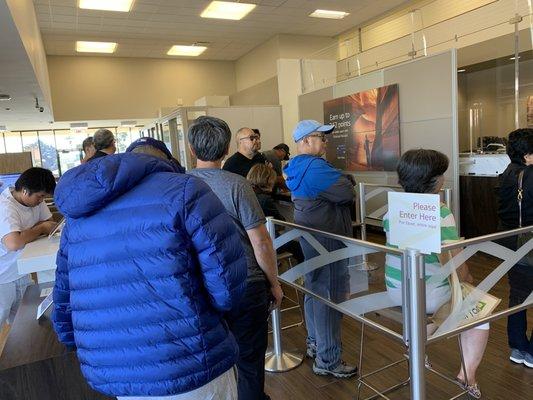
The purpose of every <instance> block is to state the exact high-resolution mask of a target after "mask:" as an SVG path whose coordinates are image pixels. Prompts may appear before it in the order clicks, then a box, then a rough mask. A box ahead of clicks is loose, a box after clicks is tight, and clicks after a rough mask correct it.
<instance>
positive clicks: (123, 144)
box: [116, 127, 131, 153]
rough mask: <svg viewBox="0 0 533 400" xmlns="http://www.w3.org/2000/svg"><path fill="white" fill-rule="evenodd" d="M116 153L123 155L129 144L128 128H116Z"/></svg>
mask: <svg viewBox="0 0 533 400" xmlns="http://www.w3.org/2000/svg"><path fill="white" fill-rule="evenodd" d="M116 139H117V152H119V153H124V152H125V151H126V149H127V148H128V146H129V145H130V144H131V136H130V128H128V127H118V128H117V133H116Z"/></svg>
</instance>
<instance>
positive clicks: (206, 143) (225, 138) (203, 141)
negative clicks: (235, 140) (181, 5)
mask: <svg viewBox="0 0 533 400" xmlns="http://www.w3.org/2000/svg"><path fill="white" fill-rule="evenodd" d="M187 135H188V138H189V143H190V145H191V147H192V149H193V150H194V153H195V154H196V157H197V158H198V159H199V160H201V161H218V160H220V159H222V158H223V157H224V156H225V155H226V153H227V152H228V148H229V143H230V141H231V131H230V129H229V126H228V124H227V123H226V122H225V121H223V120H221V119H220V118H216V117H209V116H202V117H198V118H197V119H196V120H195V121H194V123H193V124H192V125H191V127H190V128H189V132H188V134H187Z"/></svg>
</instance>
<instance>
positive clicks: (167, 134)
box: [161, 121, 172, 149]
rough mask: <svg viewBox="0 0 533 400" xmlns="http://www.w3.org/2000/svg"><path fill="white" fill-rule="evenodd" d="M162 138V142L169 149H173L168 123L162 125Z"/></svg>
mask: <svg viewBox="0 0 533 400" xmlns="http://www.w3.org/2000/svg"><path fill="white" fill-rule="evenodd" d="M161 136H162V137H163V139H162V141H163V142H164V143H165V144H166V145H167V148H169V149H171V148H172V145H171V143H170V127H169V124H168V121H167V122H164V123H163V124H162V125H161Z"/></svg>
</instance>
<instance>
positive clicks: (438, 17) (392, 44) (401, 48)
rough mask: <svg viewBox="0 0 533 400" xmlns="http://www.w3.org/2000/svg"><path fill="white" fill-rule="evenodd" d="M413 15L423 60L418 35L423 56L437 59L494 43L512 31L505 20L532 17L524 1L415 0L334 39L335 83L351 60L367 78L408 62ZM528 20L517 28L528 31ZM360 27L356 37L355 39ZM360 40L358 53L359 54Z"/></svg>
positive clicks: (344, 75) (351, 65)
mask: <svg viewBox="0 0 533 400" xmlns="http://www.w3.org/2000/svg"><path fill="white" fill-rule="evenodd" d="M413 9H419V10H420V11H418V12H417V13H416V14H415V15H414V17H415V18H414V28H415V30H416V31H417V33H416V35H415V43H416V50H417V56H422V55H423V54H424V52H423V50H422V49H423V48H424V45H423V40H422V38H423V35H422V33H423V34H424V37H425V40H426V49H427V50H426V51H427V54H437V53H439V52H442V51H444V50H447V49H451V48H462V47H465V46H470V45H472V44H475V43H479V42H482V41H486V40H489V39H492V38H496V37H499V36H502V35H505V34H509V33H511V32H513V31H514V25H512V24H509V20H510V19H511V18H512V17H514V16H515V14H516V13H518V14H520V15H523V16H526V15H528V14H530V13H531V11H530V9H529V4H528V0H497V1H495V0H470V1H463V0H434V1H428V0H420V1H414V2H410V3H409V4H408V5H406V7H405V8H403V9H400V10H399V11H398V12H396V13H394V14H393V15H390V16H388V17H386V18H381V19H378V20H375V21H373V22H372V23H367V24H365V25H363V26H361V27H356V28H354V29H352V30H350V31H347V32H345V33H343V34H341V35H339V37H338V41H339V44H338V60H339V63H338V70H337V75H338V79H339V80H342V79H347V78H349V77H350V76H349V75H347V74H348V72H349V71H351V72H352V74H353V73H354V71H355V70H356V61H357V60H359V63H360V65H361V68H362V72H363V73H366V72H369V71H372V70H376V69H381V68H384V67H386V66H390V65H394V64H397V63H400V62H403V61H407V60H409V59H410V57H409V56H408V52H409V51H411V36H410V34H411V31H412V29H413V24H412V21H411V17H410V14H409V11H410V10H413ZM529 26H530V17H525V18H523V21H522V22H521V23H520V29H528V28H529ZM359 28H361V31H360V32H361V33H360V36H361V37H359ZM359 41H361V43H362V52H361V53H359Z"/></svg>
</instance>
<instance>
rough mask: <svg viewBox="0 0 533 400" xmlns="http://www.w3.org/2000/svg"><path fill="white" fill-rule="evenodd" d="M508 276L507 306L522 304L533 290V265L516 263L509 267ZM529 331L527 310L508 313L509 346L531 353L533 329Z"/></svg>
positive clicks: (532, 353)
mask: <svg viewBox="0 0 533 400" xmlns="http://www.w3.org/2000/svg"><path fill="white" fill-rule="evenodd" d="M508 276H509V285H510V287H511V290H510V292H509V307H513V306H516V305H518V304H522V303H523V302H524V301H525V300H526V299H527V297H528V296H529V295H530V294H531V291H532V290H533V266H531V265H526V264H516V265H515V266H514V267H513V268H511V270H510V271H509V273H508ZM530 328H531V327H530ZM530 332H531V333H530ZM530 332H528V327H527V310H522V311H519V312H517V313H515V314H512V315H509V317H508V318H507V336H508V339H509V347H511V348H512V349H517V350H520V351H526V352H528V353H529V354H531V355H533V330H531V331H530Z"/></svg>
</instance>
